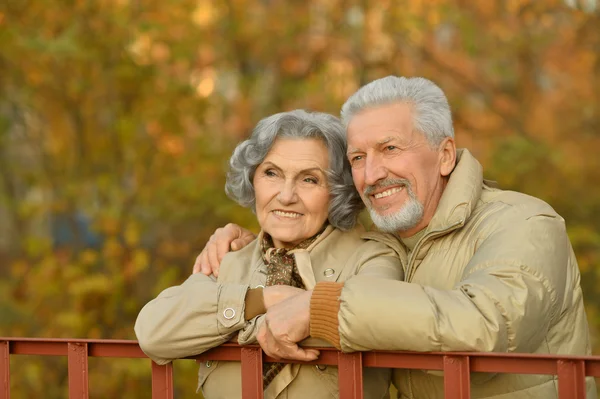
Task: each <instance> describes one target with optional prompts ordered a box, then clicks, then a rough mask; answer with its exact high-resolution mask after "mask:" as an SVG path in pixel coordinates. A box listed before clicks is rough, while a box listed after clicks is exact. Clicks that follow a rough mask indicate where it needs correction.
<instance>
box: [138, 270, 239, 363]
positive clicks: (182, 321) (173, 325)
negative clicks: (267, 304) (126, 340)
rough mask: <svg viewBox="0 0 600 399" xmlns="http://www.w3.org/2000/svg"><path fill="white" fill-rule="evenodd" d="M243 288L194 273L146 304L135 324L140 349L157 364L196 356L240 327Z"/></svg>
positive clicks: (219, 342) (228, 336)
mask: <svg viewBox="0 0 600 399" xmlns="http://www.w3.org/2000/svg"><path fill="white" fill-rule="evenodd" d="M247 289H248V286H247V285H241V284H230V283H227V284H221V283H217V282H216V281H214V280H213V279H212V278H210V277H207V276H205V275H203V274H202V273H196V274H193V275H191V276H190V277H189V278H188V279H187V280H186V281H185V282H184V283H183V284H181V285H179V286H175V287H171V288H167V289H166V290H164V291H163V292H161V293H160V294H159V295H158V297H156V298H155V299H153V300H151V301H150V302H148V303H147V304H146V305H145V306H144V307H143V308H142V310H141V311H140V313H139V315H138V317H137V320H136V322H135V334H136V336H137V338H138V341H139V344H140V347H141V348H142V350H143V351H144V353H146V354H147V355H148V357H150V358H151V359H152V360H154V361H155V362H156V363H158V364H165V363H168V362H170V361H171V360H173V359H178V358H181V357H186V356H193V355H197V354H200V353H202V352H204V351H206V350H208V349H211V348H214V347H216V346H218V345H220V344H222V343H224V342H226V341H228V340H229V339H230V338H231V337H232V335H233V334H234V333H235V332H236V331H238V330H240V329H241V328H243V327H244V325H245V323H246V322H245V320H244V298H245V295H246V291H247Z"/></svg>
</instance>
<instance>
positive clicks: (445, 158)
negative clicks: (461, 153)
mask: <svg viewBox="0 0 600 399" xmlns="http://www.w3.org/2000/svg"><path fill="white" fill-rule="evenodd" d="M455 165H456V144H455V143H454V139H453V138H452V137H446V138H445V139H444V141H442V143H441V144H440V174H441V175H442V176H444V177H447V176H449V175H450V173H452V171H453V170H454V166H455Z"/></svg>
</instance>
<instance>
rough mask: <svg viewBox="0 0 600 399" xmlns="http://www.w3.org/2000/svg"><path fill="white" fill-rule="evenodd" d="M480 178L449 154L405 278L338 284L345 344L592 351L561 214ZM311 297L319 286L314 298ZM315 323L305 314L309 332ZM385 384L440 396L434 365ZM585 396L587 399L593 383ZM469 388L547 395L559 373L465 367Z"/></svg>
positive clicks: (515, 395) (515, 398) (503, 394)
mask: <svg viewBox="0 0 600 399" xmlns="http://www.w3.org/2000/svg"><path fill="white" fill-rule="evenodd" d="M490 184H491V183H489V182H486V181H484V180H483V177H482V168H481V165H480V164H479V162H477V160H476V159H475V158H474V157H473V156H472V155H471V154H470V153H469V152H468V151H467V150H459V161H458V164H457V166H456V168H455V169H454V171H453V172H452V175H451V177H450V180H449V183H448V186H447V187H446V190H445V191H444V194H443V196H442V199H441V202H440V204H439V207H438V209H437V211H436V213H435V215H434V217H433V219H432V221H431V223H430V224H429V226H428V227H427V229H426V232H425V234H424V236H423V237H422V238H421V240H420V241H419V242H418V243H417V244H416V246H415V247H414V251H413V252H412V253H411V254H410V255H409V254H407V252H406V250H405V248H404V246H402V245H400V248H398V249H397V252H399V253H400V258H401V261H402V265H403V267H404V271H405V275H406V282H399V281H374V280H373V279H372V278H370V277H360V276H359V277H357V278H355V279H352V280H351V281H348V282H346V283H345V284H344V287H343V289H342V293H341V298H340V301H339V302H338V303H339V313H337V318H336V319H334V322H338V323H339V330H338V331H339V334H340V344H341V347H342V349H343V350H344V351H357V350H368V349H388V350H413V351H478V352H482V351H484V352H526V353H534V354H570V355H589V354H590V353H591V351H590V339H589V333H588V325H587V320H586V315H585V310H584V307H583V299H582V292H581V288H580V274H579V270H578V267H577V261H576V259H575V255H574V253H573V250H572V248H571V244H570V242H569V238H568V237H567V233H566V230H565V221H564V220H563V218H561V217H560V216H559V215H558V214H557V213H556V212H555V211H554V210H553V209H552V208H551V207H550V206H549V205H548V204H546V203H544V202H543V201H541V200H539V199H536V198H533V197H530V196H527V195H524V194H520V193H516V192H511V191H502V190H498V189H495V188H492V187H491V185H490ZM330 286H331V285H330ZM319 292H320V289H319V286H317V288H316V289H315V291H314V294H313V297H314V296H315V295H318V294H319ZM314 301H315V300H314V299H313V300H312V301H311V309H312V307H313V305H315V303H314ZM364 326H368V328H365V327H364ZM325 327H327V326H320V325H315V326H313V320H311V332H312V334H313V336H319V334H315V330H321V329H323V328H325ZM334 331H335V330H334ZM373 331H377V334H376V335H374V334H373V333H372V332H373ZM323 337H325V336H324V335H323ZM394 384H395V385H396V387H397V388H398V390H399V392H400V397H401V398H419V399H421V398H443V397H444V395H443V392H444V384H443V378H442V377H441V372H437V373H434V372H424V371H418V370H411V371H407V370H399V369H398V370H395V371H394ZM587 392H588V398H596V391H595V385H594V381H593V379H592V378H588V380H587ZM471 393H472V397H473V398H495V399H508V398H511V399H520V398H523V399H525V398H544V399H550V398H556V397H557V380H556V377H554V376H544V375H516V374H478V375H475V374H474V375H472V383H471Z"/></svg>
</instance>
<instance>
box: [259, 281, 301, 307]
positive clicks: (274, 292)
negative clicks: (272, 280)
mask: <svg viewBox="0 0 600 399" xmlns="http://www.w3.org/2000/svg"><path fill="white" fill-rule="evenodd" d="M304 292H306V291H305V290H303V289H302V288H296V287H292V286H290V285H271V286H269V287H265V288H263V302H264V303H265V309H267V310H269V309H270V308H272V307H273V306H275V305H277V304H278V303H280V302H283V301H285V300H286V299H288V298H290V297H293V296H296V295H299V294H302V293H304Z"/></svg>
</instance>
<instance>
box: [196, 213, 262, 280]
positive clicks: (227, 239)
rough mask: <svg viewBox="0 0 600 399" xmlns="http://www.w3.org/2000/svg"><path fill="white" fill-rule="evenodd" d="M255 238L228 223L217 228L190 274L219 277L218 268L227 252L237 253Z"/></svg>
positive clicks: (251, 234) (250, 233)
mask: <svg viewBox="0 0 600 399" xmlns="http://www.w3.org/2000/svg"><path fill="white" fill-rule="evenodd" d="M255 238H256V236H255V235H254V233H252V232H251V231H249V230H246V229H244V228H242V227H240V226H238V225H237V224H233V223H229V224H227V225H226V226H225V227H220V228H218V229H217V230H216V231H215V232H214V234H213V235H211V236H210V239H209V240H208V242H207V243H206V246H205V247H204V249H203V250H202V252H200V255H198V257H197V258H196V263H194V268H193V269H192V274H196V273H203V274H206V275H207V276H210V275H211V274H213V275H214V276H215V277H219V266H220V265H221V261H222V260H223V257H224V256H225V254H226V253H227V252H229V251H230V250H232V251H238V250H240V249H242V248H244V247H245V246H246V245H248V244H250V243H251V242H252V240H254V239H255Z"/></svg>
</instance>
